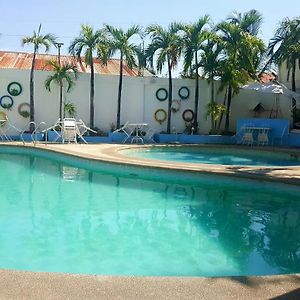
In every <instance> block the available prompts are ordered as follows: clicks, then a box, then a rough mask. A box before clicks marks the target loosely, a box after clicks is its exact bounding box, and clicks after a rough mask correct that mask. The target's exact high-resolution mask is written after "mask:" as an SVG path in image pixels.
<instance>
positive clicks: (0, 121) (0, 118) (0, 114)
mask: <svg viewBox="0 0 300 300" xmlns="http://www.w3.org/2000/svg"><path fill="white" fill-rule="evenodd" d="M6 122H7V114H6V113H5V112H4V111H0V127H1V126H4V125H5V123H6Z"/></svg>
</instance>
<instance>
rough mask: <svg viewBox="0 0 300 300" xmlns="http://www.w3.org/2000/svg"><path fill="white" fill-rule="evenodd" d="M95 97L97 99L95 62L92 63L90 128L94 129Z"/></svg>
mask: <svg viewBox="0 0 300 300" xmlns="http://www.w3.org/2000/svg"><path fill="white" fill-rule="evenodd" d="M94 97H95V74H94V61H93V58H92V62H91V86H90V127H91V128H94V114H95V108H94Z"/></svg>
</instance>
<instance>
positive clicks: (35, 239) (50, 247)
mask: <svg viewBox="0 0 300 300" xmlns="http://www.w3.org/2000/svg"><path fill="white" fill-rule="evenodd" d="M1 158H2V159H1V169H2V170H6V172H2V173H1V175H0V176H1V178H0V199H1V201H0V226H1V228H2V229H3V230H1V232H0V242H1V248H0V267H1V268H15V269H26V270H35V271H62V272H72V273H95V274H136V275H183V276H188V275H190V276H200V275H204V276H205V275H206V276H221V275H253V274H257V275H258V274H276V273H290V272H300V240H299V237H300V209H299V208H300V198H299V191H295V192H292V191H281V192H280V191H278V190H276V191H273V189H272V186H271V185H270V186H269V188H266V186H264V187H265V188H264V189H262V188H261V186H260V185H258V184H254V183H253V182H250V184H249V185H248V186H247V185H245V186H242V187H239V185H238V184H235V185H234V186H228V185H227V184H226V182H224V181H222V180H220V179H215V180H213V181H212V182H210V183H207V182H202V181H199V182H198V183H196V184H194V183H193V184H187V185H181V184H170V183H168V181H167V179H165V178H164V179H162V180H161V182H157V181H156V182H154V181H150V180H145V179H139V178H130V177H126V176H121V175H117V174H115V175H104V174H102V173H101V172H91V171H89V170H84V169H79V168H76V167H74V166H66V165H62V164H59V163H57V162H54V161H50V160H46V159H41V158H34V157H26V156H23V157H22V156H16V155H2V156H1ZM120 171H121V170H120Z"/></svg>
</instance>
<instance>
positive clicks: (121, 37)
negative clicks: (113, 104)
mask: <svg viewBox="0 0 300 300" xmlns="http://www.w3.org/2000/svg"><path fill="white" fill-rule="evenodd" d="M105 29H106V31H107V33H108V36H109V41H108V45H109V52H110V55H114V54H115V53H116V52H119V55H120V72H119V88H118V109H117V128H119V127H120V120H121V98H122V83H123V68H124V66H123V65H124V61H125V62H126V63H127V66H128V67H129V68H130V69H132V68H133V67H135V66H137V64H136V58H137V55H138V47H137V46H136V45H135V44H133V43H131V41H130V40H131V38H132V37H133V36H134V35H137V34H139V33H140V31H141V29H140V27H139V26H136V25H134V26H132V27H130V28H129V29H128V30H127V31H126V32H124V31H123V30H122V29H121V28H119V29H118V28H115V27H113V26H110V25H105Z"/></svg>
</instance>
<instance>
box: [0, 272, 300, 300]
mask: <svg viewBox="0 0 300 300" xmlns="http://www.w3.org/2000/svg"><path fill="white" fill-rule="evenodd" d="M299 287H300V275H285V276H282V275H279V276H263V277H223V278H222V277H219V278H202V277H138V276H124V277H121V276H93V275H70V274H61V273H38V272H22V271H9V270H0V299H73V300H76V299H80V300H82V299H214V300H215V299H244V300H250V299H274V300H275V299H278V300H281V299H300V288H299Z"/></svg>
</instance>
